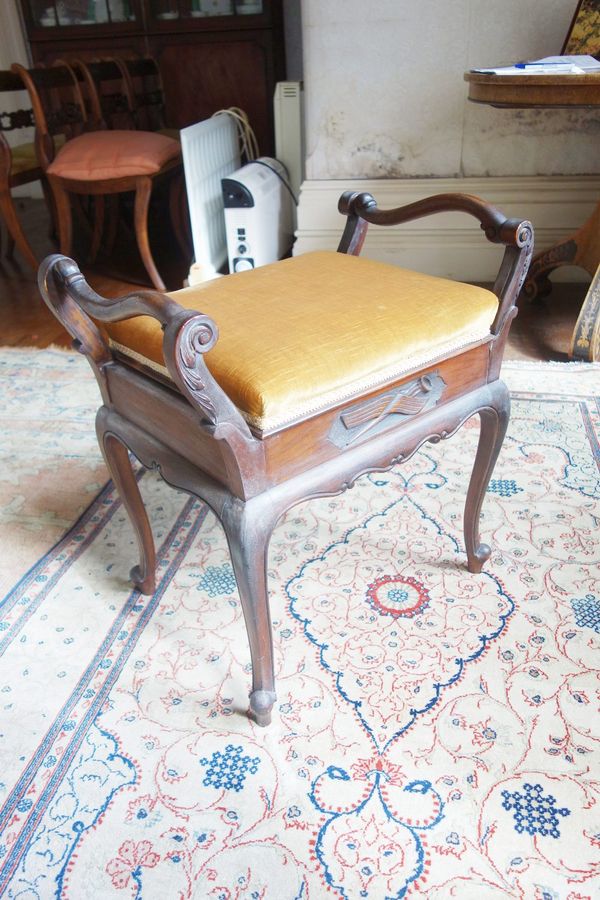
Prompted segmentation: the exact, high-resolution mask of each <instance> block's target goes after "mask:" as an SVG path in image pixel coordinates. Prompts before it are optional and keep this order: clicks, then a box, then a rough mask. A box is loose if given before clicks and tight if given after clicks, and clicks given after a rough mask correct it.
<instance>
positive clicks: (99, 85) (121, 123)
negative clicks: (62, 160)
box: [69, 58, 137, 130]
mask: <svg viewBox="0 0 600 900" xmlns="http://www.w3.org/2000/svg"><path fill="white" fill-rule="evenodd" d="M69 64H70V65H71V67H72V68H73V70H74V71H75V73H76V75H77V77H78V78H79V80H80V81H81V82H82V83H83V85H84V88H85V99H86V100H87V103H86V107H87V112H88V117H89V118H91V120H92V121H93V122H94V127H95V128H97V129H102V128H109V129H111V130H115V129H122V128H125V129H128V130H131V129H135V128H136V127H137V123H136V121H135V116H134V112H133V95H132V92H131V85H130V82H129V80H128V79H126V78H125V76H124V74H123V71H122V69H121V67H120V66H119V64H118V63H117V61H116V60H115V59H112V58H111V59H99V60H91V61H88V60H83V59H73V60H70V61H69Z"/></svg>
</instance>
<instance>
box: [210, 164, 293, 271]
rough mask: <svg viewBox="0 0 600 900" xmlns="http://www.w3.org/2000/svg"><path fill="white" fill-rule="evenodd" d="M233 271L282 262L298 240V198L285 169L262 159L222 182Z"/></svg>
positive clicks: (230, 262) (228, 250)
mask: <svg viewBox="0 0 600 900" xmlns="http://www.w3.org/2000/svg"><path fill="white" fill-rule="evenodd" d="M221 186H222V189H223V206H224V208H225V233H226V236H227V255H228V258H229V271H230V272H242V271H243V270H244V269H254V268H256V267H257V266H264V265H266V264H267V263H271V262H275V261H276V260H278V259H282V258H283V257H284V256H285V255H286V254H287V253H288V252H289V250H290V248H291V246H292V242H293V239H294V224H293V223H294V198H293V195H292V191H291V188H290V186H289V176H288V173H287V171H286V169H285V167H284V166H283V165H282V164H281V163H280V162H278V160H276V159H271V157H268V156H261V157H260V159H256V160H254V161H253V162H249V163H248V164H247V165H245V166H242V168H241V169H238V170H237V172H233V173H232V174H231V175H229V176H228V177H227V178H223V179H222V180H221Z"/></svg>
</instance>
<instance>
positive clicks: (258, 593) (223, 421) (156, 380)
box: [39, 193, 533, 725]
mask: <svg viewBox="0 0 600 900" xmlns="http://www.w3.org/2000/svg"><path fill="white" fill-rule="evenodd" d="M339 209H340V212H342V213H343V214H345V215H346V216H347V222H346V228H345V231H344V234H343V236H342V239H341V242H340V245H339V247H338V250H339V252H342V253H349V254H352V255H358V254H359V253H360V250H361V247H362V244H363V241H364V238H365V234H366V230H367V226H368V223H373V224H377V225H397V224H400V223H402V222H408V221H411V220H413V219H416V218H420V217H422V216H426V215H430V214H432V213H438V212H447V211H452V210H455V211H462V212H466V213H469V214H470V215H472V216H474V217H475V218H476V219H478V220H479V222H480V224H481V227H482V229H483V230H484V231H485V234H486V237H487V238H488V240H490V241H492V242H494V243H498V244H504V245H506V249H505V251H504V257H503V260H502V263H501V266H500V270H499V273H498V277H497V279H496V282H495V285H494V289H493V290H494V292H495V293H496V295H497V297H498V300H499V303H498V311H497V314H496V317H495V319H494V322H493V324H492V326H491V329H490V333H489V335H487V336H486V337H485V338H482V339H481V340H479V341H476V342H474V343H472V344H470V345H469V346H468V347H463V348H461V349H459V350H456V351H455V352H453V353H447V354H446V355H445V356H442V357H440V358H438V359H436V360H434V361H432V362H428V363H427V365H426V366H423V368H421V369H417V370H412V371H409V372H405V373H404V374H402V375H401V376H399V377H398V378H397V379H395V380H394V381H392V382H388V383H387V384H385V385H384V386H381V387H380V388H377V389H375V390H373V389H372V390H370V391H365V392H363V393H362V394H357V395H355V396H353V397H351V398H350V399H345V400H344V401H343V402H340V404H339V405H337V406H334V407H332V408H328V409H326V410H324V411H321V412H320V413H318V414H316V415H312V416H311V417H305V418H303V419H300V420H298V421H296V422H295V423H294V424H292V425H291V426H286V427H285V428H281V429H279V430H276V431H274V432H272V433H258V432H256V431H253V430H251V429H250V427H249V426H248V424H247V423H246V421H245V419H244V418H243V416H242V415H241V413H240V412H239V410H238V409H237V408H236V407H235V406H234V404H233V403H232V402H231V400H230V399H229V397H228V396H227V395H226V394H225V393H224V391H223V390H222V389H221V388H220V387H219V385H218V384H217V383H216V381H215V380H214V378H213V377H212V375H211V374H210V372H209V369H208V368H207V366H206V364H205V361H204V354H205V353H206V352H207V351H208V350H210V349H211V347H213V346H214V344H215V342H216V340H217V337H218V331H217V326H216V324H215V323H214V322H213V321H212V320H211V319H210V318H209V317H208V316H205V315H203V314H202V313H200V312H197V311H192V310H186V309H184V308H183V307H182V306H180V305H179V304H178V303H177V302H175V300H173V299H172V298H170V297H168V296H164V295H161V294H159V293H156V292H154V291H141V292H139V293H133V294H130V295H128V296H127V297H124V298H121V299H116V300H107V299H104V298H102V297H100V296H98V295H97V294H96V293H95V292H94V291H93V290H92V289H91V288H90V287H89V285H88V284H87V283H86V281H85V279H84V277H83V275H82V274H81V272H80V271H79V269H78V268H77V266H76V264H75V263H74V262H73V261H72V260H70V259H68V258H66V257H64V256H60V255H53V256H50V257H48V258H47V259H46V260H45V261H44V263H43V264H42V266H41V268H40V274H39V283H40V290H41V292H42V295H43V297H44V299H45V301H46V303H47V304H48V306H49V307H50V308H51V309H52V311H53V312H54V313H55V315H56V316H57V317H58V318H59V319H60V321H61V322H62V323H63V325H64V326H65V327H66V329H67V330H68V331H69V333H70V334H71V335H72V337H73V338H74V341H75V347H76V348H77V349H78V350H79V351H80V352H81V353H83V354H85V356H86V357H87V358H88V361H89V362H90V364H91V366H92V368H93V370H94V373H95V375H96V378H97V380H98V384H99V387H100V391H101V393H102V399H103V405H102V406H101V408H100V410H99V411H98V415H97V420H96V421H97V434H98V440H99V443H100V447H101V448H102V451H103V453H104V456H105V459H106V463H107V465H108V468H109V470H110V473H111V476H112V478H113V480H114V483H115V485H116V487H117V489H118V491H119V494H120V496H121V498H122V501H123V503H124V506H125V508H126V509H127V512H128V514H129V516H130V518H131V522H132V525H133V528H134V531H135V534H136V537H137V541H138V544H139V551H140V563H139V565H138V566H136V567H135V568H134V569H133V570H132V573H131V577H132V580H133V582H134V584H135V586H136V587H137V588H138V589H139V590H140V591H141V592H142V593H147V594H149V593H152V592H153V590H154V586H155V566H156V559H155V550H154V543H153V538H152V533H151V529H150V524H149V521H148V517H147V514H146V511H145V508H144V504H143V501H142V498H141V495H140V492H139V489H138V486H137V482H136V479H135V476H134V472H133V469H132V467H131V463H130V459H129V452H128V451H131V452H132V453H133V454H134V455H135V456H136V457H137V458H138V459H139V460H140V462H141V463H142V464H143V465H144V466H146V467H148V468H155V469H157V470H158V471H159V472H160V474H161V476H162V477H163V478H164V480H165V481H166V482H168V483H169V484H171V485H173V486H175V487H177V488H181V489H183V490H184V491H187V492H189V493H190V494H192V495H194V496H196V497H199V498H201V499H202V500H203V501H205V502H206V503H207V504H208V506H209V507H210V508H211V509H212V510H213V511H214V512H215V513H216V515H217V517H218V518H219V520H220V521H221V524H222V525H223V528H224V531H225V534H226V536H227V541H228V544H229V550H230V553H231V561H232V565H233V569H234V572H235V577H236V580H237V585H238V589H239V594H240V599H241V603H242V608H243V611H244V617H245V622H246V628H247V631H248V638H249V644H250V654H251V659H252V692H251V694H250V711H251V715H252V716H253V718H254V719H255V721H256V722H257V723H258V724H259V725H267V724H268V723H269V722H270V720H271V709H272V706H273V703H274V702H275V699H276V696H275V680H274V672H273V645H272V635H271V621H270V614H269V600H268V588H267V554H268V546H269V540H270V536H271V533H272V531H273V528H274V527H275V524H276V522H277V520H278V519H279V518H280V516H281V515H282V514H283V513H284V512H286V510H288V509H289V508H290V507H292V506H294V505H295V504H297V503H299V502H301V501H303V500H306V499H309V498H311V497H319V496H329V495H333V494H338V493H340V492H342V491H345V490H346V489H347V488H349V487H351V486H352V485H353V484H354V482H355V481H356V479H357V478H358V477H359V476H360V475H363V474H364V473H366V472H372V471H378V472H383V471H386V470H388V469H389V468H391V467H392V466H393V465H396V464H397V463H399V462H402V461H404V460H406V459H408V458H409V457H410V456H412V455H413V453H415V452H416V450H418V448H419V447H420V446H421V445H422V444H423V443H425V442H426V441H432V442H434V443H436V442H438V441H440V440H442V439H445V438H448V437H450V436H451V435H453V434H454V433H455V432H456V431H457V429H458V428H460V426H461V425H462V424H463V423H464V422H465V421H466V420H467V419H469V418H470V417H471V416H473V415H475V414H478V415H479V418H480V420H481V430H480V437H479V444H478V449H477V453H476V457H475V461H474V466H473V471H472V474H471V479H470V483H469V487H468V491H467V496H466V504H465V514H464V538H465V547H466V554H467V564H468V568H469V571H470V572H473V573H478V572H480V571H481V568H482V565H483V564H484V562H485V561H486V560H487V558H488V557H489V555H490V552H491V551H490V548H489V547H488V546H487V545H486V544H483V543H481V542H480V538H479V517H480V510H481V505H482V501H483V498H484V494H485V490H486V488H487V485H488V483H489V479H490V477H491V474H492V471H493V468H494V465H495V462H496V459H497V456H498V453H499V451H500V448H501V446H502V442H503V439H504V435H505V432H506V427H507V424H508V418H509V407H510V403H509V395H508V391H507V389H506V387H505V385H504V383H503V382H502V381H501V380H500V379H499V371H500V364H501V360H502V354H503V350H504V345H505V342H506V337H507V335H508V331H509V328H510V323H511V321H512V319H513V317H514V316H515V315H516V312H517V310H516V306H515V300H516V297H517V295H518V293H519V290H520V289H521V286H522V284H523V281H524V279H525V276H526V273H527V267H528V264H529V260H530V258H531V253H532V248H533V229H532V227H531V224H530V223H529V222H527V221H519V220H516V219H506V218H505V217H504V216H503V215H502V213H500V212H499V211H498V210H496V209H494V208H493V207H491V206H489V205H487V204H485V203H484V202H483V201H481V200H479V199H478V198H476V197H471V196H468V195H464V194H441V195H438V196H436V197H431V198H429V199H427V200H423V201H420V202H417V203H413V204H410V205H409V206H406V207H401V208H399V209H394V210H388V211H382V210H379V209H378V208H377V205H376V203H375V201H374V200H373V198H372V197H371V195H370V194H356V193H346V194H344V195H343V196H342V198H341V200H340V204H339ZM314 287H316V288H318V285H316V286H314ZM310 289H311V286H307V290H310ZM138 315H149V316H152V317H154V318H155V319H157V320H158V321H159V322H160V324H161V326H162V328H163V331H164V343H163V354H164V359H165V363H166V366H167V369H168V371H169V373H170V376H171V378H172V381H173V384H171V383H170V382H168V383H167V382H166V380H164V381H161V380H160V376H157V374H156V373H155V372H152V371H150V370H147V369H146V367H145V366H143V365H141V364H139V363H137V364H136V363H134V362H132V361H131V360H129V359H126V358H124V357H122V356H120V355H119V354H118V353H117V352H116V351H113V350H112V349H111V347H110V345H109V343H108V342H107V341H106V340H105V339H104V337H103V336H102V334H101V332H100V330H99V328H98V327H97V325H96V324H95V322H94V321H92V319H95V320H97V321H98V322H107V323H108V322H115V321H119V320H122V319H127V318H132V317H134V316H138ZM248 327H250V328H251V327H253V325H252V323H251V322H250V323H248ZM423 328H424V329H425V328H427V309H423ZM368 329H369V326H368V322H365V340H368ZM400 362H401V361H399V363H400ZM434 376H437V377H438V378H440V379H442V383H443V391H442V394H441V396H440V397H439V398H438V399H437V400H436V401H435V402H433V403H432V404H431V405H429V406H428V408H425V409H424V411H422V412H419V413H415V414H412V415H410V414H408V415H392V414H390V415H388V416H385V415H384V416H381V415H379V416H378V418H377V422H375V420H373V422H372V423H371V424H372V425H373V427H370V426H369V427H368V428H366V429H362V430H361V436H360V437H359V438H358V439H357V440H356V441H354V442H350V443H349V444H347V445H346V446H344V447H340V446H338V445H337V444H336V443H335V442H334V441H333V440H332V439H331V434H332V427H335V424H336V422H339V420H340V416H341V415H342V414H343V413H344V411H347V410H348V408H349V407H352V408H353V410H354V409H355V408H356V407H357V405H358V407H359V409H360V408H361V407H362V405H363V404H364V405H365V407H366V406H367V404H368V405H370V406H369V408H371V406H372V404H373V400H374V399H375V398H377V397H379V396H381V395H386V397H387V396H388V395H390V394H393V392H397V393H398V394H402V392H403V390H404V391H405V390H407V388H408V390H412V391H414V386H415V384H418V385H419V386H420V387H421V388H422V390H424V391H427V390H429V389H430V383H431V380H432V378H433V377H434ZM437 383H438V384H439V382H437ZM175 385H176V387H175ZM375 405H377V404H375ZM338 443H339V442H338Z"/></svg>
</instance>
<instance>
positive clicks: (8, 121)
mask: <svg viewBox="0 0 600 900" xmlns="http://www.w3.org/2000/svg"><path fill="white" fill-rule="evenodd" d="M24 90H25V85H24V84H23V82H22V81H21V79H20V78H19V76H18V75H16V74H15V73H14V72H11V71H8V70H3V71H0V93H2V94H14V93H16V92H22V91H24ZM0 102H1V101H0ZM2 105H4V104H2ZM10 105H11V106H12V107H15V106H16V103H14V102H13V103H11V104H10ZM34 126H35V121H34V118H33V110H32V109H31V108H28V109H20V108H17V109H15V108H13V109H7V110H6V111H5V110H4V109H2V108H0V186H2V187H10V186H12V185H14V184H26V183H27V182H29V181H35V180H36V179H37V178H39V174H40V172H39V166H38V164H37V160H36V159H35V158H30V157H27V156H25V155H23V157H22V158H19V165H18V166H16V167H15V172H14V175H13V172H12V170H13V151H12V148H11V145H13V143H14V142H13V141H12V140H10V142H9V141H8V140H7V139H6V135H7V134H12V133H13V132H15V131H18V130H19V129H25V128H33V127H34ZM26 142H31V138H30V137H29V136H27V137H26V139H25V140H24V141H22V142H21V143H23V144H25V143H26ZM11 176H12V177H11Z"/></svg>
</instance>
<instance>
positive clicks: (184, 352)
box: [38, 254, 254, 441]
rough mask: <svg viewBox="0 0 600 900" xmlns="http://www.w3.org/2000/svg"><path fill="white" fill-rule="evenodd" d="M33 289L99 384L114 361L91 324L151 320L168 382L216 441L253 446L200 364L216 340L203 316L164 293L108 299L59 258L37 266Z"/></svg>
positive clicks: (235, 412) (70, 263)
mask: <svg viewBox="0 0 600 900" xmlns="http://www.w3.org/2000/svg"><path fill="white" fill-rule="evenodd" d="M38 284H39V288H40V292H41V294H42V297H43V298H44V301H45V302H46V304H47V305H48V306H49V307H50V309H51V310H52V311H53V312H54V314H55V315H56V316H57V318H58V319H59V320H60V321H61V322H62V324H63V325H64V327H65V328H66V330H67V331H68V332H69V334H70V335H71V337H72V338H73V339H74V345H75V348H76V349H77V350H79V351H80V352H81V353H83V354H84V355H85V356H87V357H88V359H89V361H90V363H91V364H92V366H93V368H94V370H95V372H96V374H97V376H98V378H99V381H100V382H101V383H102V382H103V381H104V378H103V371H102V370H103V368H104V367H105V366H106V365H109V364H110V363H112V362H114V357H113V354H112V351H111V348H110V346H109V344H108V342H107V341H106V339H105V337H104V335H103V334H102V333H101V331H100V329H99V328H98V326H97V325H96V322H95V321H94V320H96V321H98V322H119V321H122V320H123V319H131V318H134V317H135V316H151V317H152V318H153V319H157V320H158V321H159V322H160V324H161V326H162V329H163V332H164V338H163V355H164V359H165V364H166V366H167V369H168V371H169V374H170V375H171V378H172V379H173V381H174V382H175V383H176V384H177V386H178V387H179V389H180V390H181V392H182V393H183V394H184V395H185V396H186V397H187V399H188V400H189V401H190V403H191V405H192V406H193V407H194V408H195V409H197V410H198V411H199V412H200V413H201V415H202V419H203V420H204V421H205V422H207V423H209V425H210V426H211V432H212V434H213V436H214V437H215V438H217V439H218V438H220V437H222V436H223V437H225V435H227V439H229V438H230V433H231V428H232V427H233V428H234V429H235V430H237V431H238V432H240V433H241V436H242V438H243V439H246V440H249V441H253V440H254V438H253V437H252V434H251V432H250V429H249V428H248V425H247V423H246V421H245V419H244V418H243V416H242V415H241V413H240V412H239V410H238V409H237V407H236V406H235V405H234V404H233V403H232V402H231V400H230V399H229V397H228V396H227V395H226V394H225V392H224V391H223V390H222V388H221V387H220V386H219V385H218V384H217V382H216V381H215V380H214V378H213V377H212V375H211V374H210V372H209V370H208V369H207V367H206V363H205V362H204V358H203V357H204V354H205V353H206V352H207V351H208V350H210V349H211V348H212V347H214V345H215V343H216V342H217V338H218V336H219V331H218V328H217V326H216V324H215V323H214V322H213V320H212V319H210V318H209V317H208V316H205V315H203V314H202V313H199V312H193V311H191V310H188V309H185V308H184V307H183V306H180V304H179V303H177V302H176V301H175V300H172V299H171V298H170V297H168V296H166V294H161V293H159V292H158V291H151V290H147V291H145V290H142V291H136V292H134V293H131V294H127V295H126V296H125V297H120V298H118V299H112V300H109V299H107V298H104V297H101V296H100V295H99V294H97V293H96V292H95V291H94V290H92V288H91V287H90V286H89V284H88V283H87V281H86V280H85V278H84V276H83V275H82V273H81V272H80V270H79V267H78V266H77V263H75V262H74V261H73V260H72V259H69V258H68V257H66V256H62V255H61V254H52V255H51V256H48V257H46V259H45V260H44V261H43V262H42V264H41V266H40V269H39V274H38Z"/></svg>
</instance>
